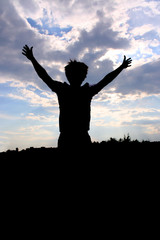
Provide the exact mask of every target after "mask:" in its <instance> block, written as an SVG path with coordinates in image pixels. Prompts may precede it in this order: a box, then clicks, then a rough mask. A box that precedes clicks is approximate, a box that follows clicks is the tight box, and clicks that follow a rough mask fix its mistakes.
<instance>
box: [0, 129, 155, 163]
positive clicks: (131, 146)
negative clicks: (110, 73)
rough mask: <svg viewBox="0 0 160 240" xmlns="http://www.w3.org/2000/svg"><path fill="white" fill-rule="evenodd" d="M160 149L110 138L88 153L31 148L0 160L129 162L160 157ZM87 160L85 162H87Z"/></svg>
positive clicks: (9, 152)
mask: <svg viewBox="0 0 160 240" xmlns="http://www.w3.org/2000/svg"><path fill="white" fill-rule="evenodd" d="M159 149H160V142H150V141H141V142H140V141H138V140H131V137H130V135H129V134H128V135H127V136H125V135H124V138H120V139H119V140H117V139H116V138H112V137H111V138H110V139H109V140H107V141H102V142H93V143H92V144H91V147H90V148H89V149H88V150H87V151H86V149H85V151H83V149H81V148H79V150H78V151H77V150H76V152H75V151H74V149H73V150H70V151H67V150H66V151H65V152H64V151H63V152H62V151H60V150H59V149H58V148H45V147H41V148H34V147H30V148H27V149H25V150H21V151H19V150H18V148H16V150H7V151H6V152H1V153H0V159H12V160H13V161H14V160H16V159H19V160H23V159H28V161H30V160H31V159H32V160H47V159H50V160H53V161H54V160H57V159H60V158H63V159H65V160H67V157H70V158H72V159H78V158H79V157H83V160H84V158H86V159H88V160H93V159H94V160H97V161H98V160H101V161H102V160H103V161H111V159H116V160H123V159H125V160H129V159H131V158H133V159H134V160H135V161H136V160H137V159H141V160H142V159H143V160H144V159H148V158H150V159H152V158H153V157H156V158H157V157H158V150H159ZM86 159H85V160H86Z"/></svg>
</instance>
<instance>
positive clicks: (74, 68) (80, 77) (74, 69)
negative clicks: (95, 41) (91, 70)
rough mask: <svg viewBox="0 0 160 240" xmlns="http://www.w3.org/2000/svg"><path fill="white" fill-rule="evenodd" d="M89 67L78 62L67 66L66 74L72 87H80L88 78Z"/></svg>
mask: <svg viewBox="0 0 160 240" xmlns="http://www.w3.org/2000/svg"><path fill="white" fill-rule="evenodd" d="M87 72H88V66H87V65H86V64H85V63H83V62H77V61H76V60H74V61H72V60H70V62H69V63H68V65H67V66H65V74H66V77H67V79H68V81H69V83H70V84H71V85H72V86H75V87H79V86H80V85H81V84H82V82H83V81H84V79H85V78H86V76H87Z"/></svg>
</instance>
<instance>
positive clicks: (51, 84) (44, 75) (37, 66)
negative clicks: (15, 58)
mask: <svg viewBox="0 0 160 240" xmlns="http://www.w3.org/2000/svg"><path fill="white" fill-rule="evenodd" d="M32 49H33V47H31V48H29V47H28V46H27V45H25V46H24V47H23V49H22V54H23V55H24V56H26V57H27V58H28V59H29V60H30V61H31V62H32V64H33V67H34V69H35V71H36V72H37V74H38V76H39V77H40V78H41V79H42V80H43V81H44V82H45V83H46V84H47V85H48V87H49V88H51V89H52V91H55V92H56V89H57V85H58V84H59V82H57V81H55V80H53V79H52V78H51V77H50V76H49V75H48V73H47V72H46V70H45V69H44V68H43V67H42V66H41V65H40V64H39V63H38V62H37V60H36V59H35V57H34V56H33V51H32Z"/></svg>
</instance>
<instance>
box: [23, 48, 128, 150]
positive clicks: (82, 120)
mask: <svg viewBox="0 0 160 240" xmlns="http://www.w3.org/2000/svg"><path fill="white" fill-rule="evenodd" d="M32 49H33V47H31V48H29V47H28V46H27V45H25V46H24V47H23V50H22V54H23V55H25V56H26V57H27V58H28V59H29V60H30V61H31V62H32V64H33V66H34V69H35V71H36V72H37V74H38V76H39V77H40V78H41V79H42V80H43V81H44V82H45V83H46V84H47V85H48V87H49V88H50V89H51V90H52V91H53V92H55V93H56V94H57V96H58V101H59V108H60V115H59V128H60V136H59V140H58V147H59V148H66V149H73V150H74V149H75V148H77V147H78V148H79V149H81V148H82V149H83V148H88V147H89V146H90V144H91V139H90V136H89V134H88V131H89V128H90V107H91V100H92V98H93V96H94V95H96V94H97V93H98V92H99V91H101V90H102V89H103V88H104V87H105V86H106V85H108V84H109V83H110V82H111V81H112V80H113V79H114V78H115V77H117V76H118V74H119V73H120V72H121V71H122V70H123V69H124V68H127V67H130V66H131V62H132V60H131V58H129V59H126V56H124V60H123V63H122V65H120V67H118V68H117V69H116V70H114V71H113V72H111V73H109V74H107V75H106V76H105V77H104V78H103V79H102V80H101V81H100V82H98V83H97V84H95V85H93V86H90V85H89V84H88V83H86V84H84V85H83V86H81V84H82V82H83V81H84V80H85V78H86V76H87V72H88V66H87V65H86V64H84V63H82V62H77V61H75V60H74V61H72V60H71V61H70V62H69V63H68V65H67V66H66V67H65V74H66V77H67V79H68V81H69V83H70V85H69V84H67V83H66V82H64V83H62V82H58V81H55V80H53V79H52V78H51V77H50V76H49V75H48V73H47V72H46V71H45V69H44V68H43V67H42V66H41V65H40V64H39V63H38V62H37V60H36V59H35V57H34V56H33V52H32Z"/></svg>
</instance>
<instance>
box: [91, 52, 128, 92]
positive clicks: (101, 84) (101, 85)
mask: <svg viewBox="0 0 160 240" xmlns="http://www.w3.org/2000/svg"><path fill="white" fill-rule="evenodd" d="M131 62H132V59H131V58H128V59H126V56H124V59H123V63H122V64H121V65H120V66H119V67H118V68H117V69H115V70H114V71H113V72H110V73H109V74H107V75H106V76H105V77H104V78H103V79H102V80H101V81H100V82H99V83H97V84H95V85H94V86H93V87H92V88H93V89H92V91H93V92H95V93H98V92H99V91H101V90H102V89H103V88H104V87H105V86H107V85H108V84H109V83H110V82H112V81H113V80H114V79H115V78H116V77H117V76H118V75H119V74H120V72H121V71H122V70H123V69H125V68H128V67H130V66H131Z"/></svg>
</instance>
